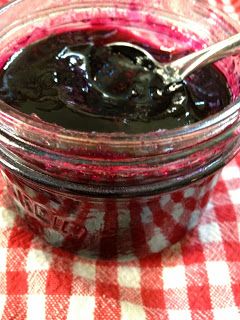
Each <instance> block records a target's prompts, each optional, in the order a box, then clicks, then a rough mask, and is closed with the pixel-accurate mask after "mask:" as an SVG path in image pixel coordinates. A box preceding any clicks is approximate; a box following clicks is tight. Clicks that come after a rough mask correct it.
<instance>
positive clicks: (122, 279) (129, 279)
mask: <svg viewBox="0 0 240 320" xmlns="http://www.w3.org/2000/svg"><path fill="white" fill-rule="evenodd" d="M140 280H141V274H140V269H139V268H137V267H126V266H119V267H118V283H119V285H120V286H122V287H127V288H140Z"/></svg>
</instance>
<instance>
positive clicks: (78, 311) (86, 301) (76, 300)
mask: <svg viewBox="0 0 240 320" xmlns="http://www.w3.org/2000/svg"><path fill="white" fill-rule="evenodd" d="M94 307H95V298H94V297H90V296H81V295H79V296H77V295H73V296H71V297H70V304H69V309H68V315H67V320H83V319H84V320H93V319H94Z"/></svg>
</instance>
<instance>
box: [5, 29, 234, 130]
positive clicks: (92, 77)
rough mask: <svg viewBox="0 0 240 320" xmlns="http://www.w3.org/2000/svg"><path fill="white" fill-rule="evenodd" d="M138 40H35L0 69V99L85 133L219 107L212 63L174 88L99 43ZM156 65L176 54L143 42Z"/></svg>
mask: <svg viewBox="0 0 240 320" xmlns="http://www.w3.org/2000/svg"><path fill="white" fill-rule="evenodd" d="M114 41H127V42H131V43H135V44H138V45H140V46H142V47H144V45H143V44H142V43H138V42H137V41H136V39H134V36H133V35H132V34H131V33H129V32H123V31H120V30H115V29H112V30H82V31H75V32H66V33H63V34H60V35H56V36H52V37H49V38H47V39H44V40H41V41H39V42H37V43H34V44H32V45H30V46H29V47H27V48H25V49H23V50H21V51H19V52H17V53H16V54H15V55H14V56H13V57H12V58H11V59H10V60H9V61H8V62H7V64H6V65H5V67H4V69H3V70H1V71H0V99H2V100H3V101H5V102H6V103H8V104H10V105H11V106H13V107H15V108H16V109H18V110H20V111H22V112H24V113H27V114H35V115H37V116H38V117H39V118H41V119H42V120H44V121H46V122H51V123H54V124H57V125H60V126H62V127H64V128H66V129H72V130H78V131H87V132H126V133H145V132H151V131H157V130H159V129H173V128H177V127H182V126H185V125H189V124H191V123H194V122H197V121H199V120H202V119H204V118H206V117H207V116H209V115H211V114H214V113H217V112H219V111H220V110H221V109H223V108H224V107H225V106H227V105H228V103H229V102H230V99H231V95H230V92H229V89H228V86H227V82H226V79H225V77H224V76H223V75H222V74H221V73H220V72H219V71H218V70H217V69H216V68H215V67H213V66H208V67H205V68H203V69H201V70H198V71H197V72H195V73H194V74H192V75H191V76H190V77H189V78H188V79H186V81H185V82H184V83H181V84H177V86H176V87H175V89H174V90H173V92H171V90H166V89H165V90H163V84H162V80H161V78H160V77H159V76H158V75H157V74H156V73H155V72H154V67H153V65H152V64H151V63H149V62H148V61H145V59H144V57H143V56H138V55H136V54H135V53H136V52H134V51H131V50H128V49H127V50H126V49H125V50H116V49H112V48H109V47H106V46H104V45H105V44H107V43H111V42H114ZM145 48H147V50H148V51H149V52H150V53H151V54H153V55H154V56H155V58H156V59H158V60H159V61H160V62H167V61H169V60H171V59H174V58H178V57H179V56H178V54H177V53H175V54H174V53H172V54H171V55H170V54H169V53H167V52H163V51H156V50H152V49H151V48H148V47H145Z"/></svg>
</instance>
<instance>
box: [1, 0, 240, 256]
mask: <svg viewBox="0 0 240 320" xmlns="http://www.w3.org/2000/svg"><path fill="white" fill-rule="evenodd" d="M89 27H91V28H100V29H101V28H102V29H104V28H109V27H111V28H113V29H114V28H117V29H119V28H121V29H123V30H127V31H130V32H132V33H134V34H135V35H136V36H137V37H138V39H141V41H143V42H145V41H148V44H149V45H151V46H152V47H154V48H162V47H164V50H166V51H168V52H171V51H172V50H177V51H178V52H182V53H184V52H190V51H194V50H198V49H200V48H203V47H205V46H206V45H210V44H211V43H214V42H216V41H218V40H221V39H224V38H226V37H228V36H231V35H232V34H235V33H237V32H240V25H238V24H237V23H235V22H234V21H232V20H231V19H230V18H229V17H228V16H226V15H224V13H222V12H220V11H218V10H216V9H212V8H210V7H209V6H208V5H207V2H206V1H191V0H189V1H180V0H179V1H176V0H173V1H171V0H170V1H161V0H159V1H156V0H149V1H139V0H136V1H134V2H132V1H130V0H120V1H115V0H111V1H108V0H99V1H97V2H96V1H95V0H94V1H93V0H83V1H74V0H72V1H71V0H64V1H56V0H48V1H44V2H43V1H40V0H36V1H34V5H33V4H32V2H31V1H30V0H18V1H13V2H11V3H10V4H9V5H7V6H5V7H3V8H2V9H1V10H0V67H1V68H2V67H3V66H4V65H5V63H6V61H7V60H8V59H9V58H10V57H11V56H12V55H13V54H14V53H15V52H16V51H18V50H19V49H21V48H24V47H26V46H27V45H29V44H31V43H33V42H35V41H38V40H41V39H43V38H46V37H48V36H49V35H53V34H57V33H62V32H65V31H73V30H81V29H84V28H89ZM239 61H240V60H239V56H234V57H228V58H225V59H223V60H222V61H220V62H218V63H217V64H216V65H217V67H218V68H219V69H220V70H221V72H222V73H223V74H224V75H225V77H226V81H227V82H228V86H229V88H230V91H231V95H232V99H231V103H230V104H229V105H228V106H227V107H226V108H224V109H223V110H222V111H221V112H219V113H217V114H215V115H211V116H209V117H207V118H206V119H204V120H202V121H199V122H197V123H194V124H191V125H188V126H185V127H181V128H177V129H172V130H158V131H156V132H149V133H143V134H126V133H95V132H91V133H89V132H80V131H73V130H67V129H64V128H62V127H59V126H56V125H53V124H50V123H47V122H44V121H42V120H40V119H39V118H37V117H35V116H33V115H27V114H24V113H21V112H20V111H19V110H17V109H15V108H13V107H12V106H11V105H8V104H6V103H4V102H3V101H0V162H1V171H2V174H3V177H4V179H5V181H6V185H7V192H8V194H9V197H10V198H11V199H12V201H13V202H14V204H15V207H16V211H17V212H18V214H19V215H20V217H21V221H22V223H23V224H24V225H25V226H27V227H28V228H31V229H32V230H33V231H34V232H35V233H36V234H38V235H39V236H40V237H42V238H43V239H45V240H46V241H47V242H49V243H51V244H52V245H54V246H57V247H61V248H65V249H67V250H70V251H73V252H75V253H77V254H80V255H84V256H88V257H102V258H107V259H113V258H118V259H120V258H126V257H128V258H135V257H137V258H139V257H144V256H146V255H150V254H152V253H157V252H160V251H161V250H163V249H164V248H166V247H168V246H170V245H171V244H173V243H176V242H177V241H179V240H180V239H182V238H183V237H184V235H185V234H186V232H188V231H189V230H191V229H193V228H194V227H195V226H196V225H197V224H198V221H199V218H200V217H201V214H202V213H203V212H204V209H205V207H206V205H207V203H208V202H209V201H210V196H211V192H212V191H213V188H214V185H215V183H216V181H217V178H218V176H219V173H220V172H221V168H222V167H223V166H225V165H226V164H227V163H228V162H229V161H230V160H231V159H232V158H233V157H234V156H235V155H236V153H237V152H238V151H239V146H240V138H239V132H240V131H239V130H240V129H239V109H240V103H239V98H238V97H239V90H240V89H239V83H240V63H239Z"/></svg>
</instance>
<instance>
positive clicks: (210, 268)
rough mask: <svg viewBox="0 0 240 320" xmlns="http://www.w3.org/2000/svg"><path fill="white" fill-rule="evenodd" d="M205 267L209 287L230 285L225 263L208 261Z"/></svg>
mask: <svg viewBox="0 0 240 320" xmlns="http://www.w3.org/2000/svg"><path fill="white" fill-rule="evenodd" d="M206 267H207V273H208V279H209V283H210V285H213V286H224V285H230V284H231V279H230V275H229V268H228V265H227V263H226V262H224V261H208V262H206Z"/></svg>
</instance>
